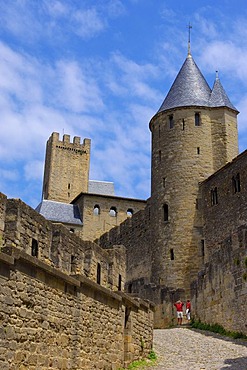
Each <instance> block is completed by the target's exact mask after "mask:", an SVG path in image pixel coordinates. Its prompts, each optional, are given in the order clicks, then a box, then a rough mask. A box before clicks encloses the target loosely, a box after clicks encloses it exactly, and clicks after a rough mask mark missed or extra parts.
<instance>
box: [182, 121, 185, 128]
mask: <svg viewBox="0 0 247 370" xmlns="http://www.w3.org/2000/svg"><path fill="white" fill-rule="evenodd" d="M182 129H183V131H184V129H185V120H184V119H183V121H182Z"/></svg>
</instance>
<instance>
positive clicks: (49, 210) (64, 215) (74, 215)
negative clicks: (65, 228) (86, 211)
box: [35, 200, 82, 225]
mask: <svg viewBox="0 0 247 370" xmlns="http://www.w3.org/2000/svg"><path fill="white" fill-rule="evenodd" d="M35 210H36V211H37V212H38V213H40V214H41V215H42V216H44V217H45V218H46V219H47V220H50V221H55V222H64V223H68V224H74V225H82V219H81V215H80V211H79V208H78V206H77V205H74V204H67V203H61V202H55V201H53V200H42V202H41V203H40V204H39V205H38V206H37V208H36V209H35Z"/></svg>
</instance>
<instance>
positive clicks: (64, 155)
mask: <svg viewBox="0 0 247 370" xmlns="http://www.w3.org/2000/svg"><path fill="white" fill-rule="evenodd" d="M90 146H91V140H90V139H84V141H83V144H81V143H80V137H78V136H75V137H74V139H73V143H71V142H70V135H63V140H62V141H60V140H59V134H58V133H57V132H53V133H52V135H51V136H50V138H49V140H48V141H47V145H46V158H45V169H44V179H43V199H48V200H55V201H58V202H64V203H70V202H71V201H72V200H73V199H74V198H75V197H76V196H77V195H78V194H79V193H81V192H88V181H89V164H90Z"/></svg>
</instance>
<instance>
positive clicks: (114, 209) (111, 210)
mask: <svg viewBox="0 0 247 370" xmlns="http://www.w3.org/2000/svg"><path fill="white" fill-rule="evenodd" d="M109 215H110V216H111V217H117V208H116V207H111V208H110V212H109Z"/></svg>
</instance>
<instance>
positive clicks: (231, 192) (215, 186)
mask: <svg viewBox="0 0 247 370" xmlns="http://www.w3.org/2000/svg"><path fill="white" fill-rule="evenodd" d="M246 163H247V151H245V152H243V153H242V154H240V155H239V156H238V157H236V158H235V159H234V160H233V161H232V162H230V163H228V164H227V165H225V166H224V167H223V168H222V169H220V170H218V171H217V172H216V173H215V174H214V175H212V176H210V177H209V178H208V179H207V180H205V181H204V182H202V183H201V184H200V188H199V194H200V197H199V199H198V212H199V213H200V215H201V221H200V224H201V226H200V227H201V229H202V230H201V233H202V240H201V243H200V248H198V252H197V253H198V256H199V257H200V259H201V261H202V262H201V268H200V270H199V271H198V274H197V279H194V281H191V290H190V293H188V292H187V294H186V297H185V296H184V294H185V292H184V291H182V290H179V289H177V290H175V289H171V288H169V287H168V286H165V282H160V284H159V285H158V284H157V285H155V284H152V282H151V281H150V270H151V268H150V266H151V265H152V263H153V260H152V242H151V241H152V235H151V234H150V229H149V228H148V222H149V211H148V207H147V209H146V210H145V211H141V212H138V213H137V214H136V215H133V217H132V219H129V220H126V221H125V222H124V223H123V224H122V225H120V227H117V228H114V229H112V230H111V231H110V232H108V233H106V234H105V235H103V236H102V237H101V238H100V239H99V241H98V242H99V244H100V245H101V246H103V247H105V248H107V247H111V246H112V245H114V244H118V243H121V244H123V245H125V246H126V253H127V258H126V260H127V279H126V287H127V289H128V291H129V292H132V294H134V293H137V292H138V294H139V295H140V296H141V297H145V298H147V297H149V299H151V300H152V301H153V302H154V303H155V304H156V307H155V316H154V317H155V322H154V325H155V327H159V328H162V327H166V326H168V325H170V324H171V323H172V322H173V320H172V321H171V317H173V318H175V310H174V307H173V302H175V301H176V300H177V299H179V298H181V297H182V299H186V298H191V301H192V316H194V318H195V319H197V320H201V321H202V322H206V323H210V324H214V323H218V324H220V325H222V326H223V327H225V328H226V329H227V330H230V331H238V332H243V333H244V334H247V321H246V305H247V221H246V220H247V185H246V184H247V166H246ZM153 232H155V230H154V231H153ZM133 240H134V242H133ZM147 256H148V257H147ZM184 297H185V298H184Z"/></svg>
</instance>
